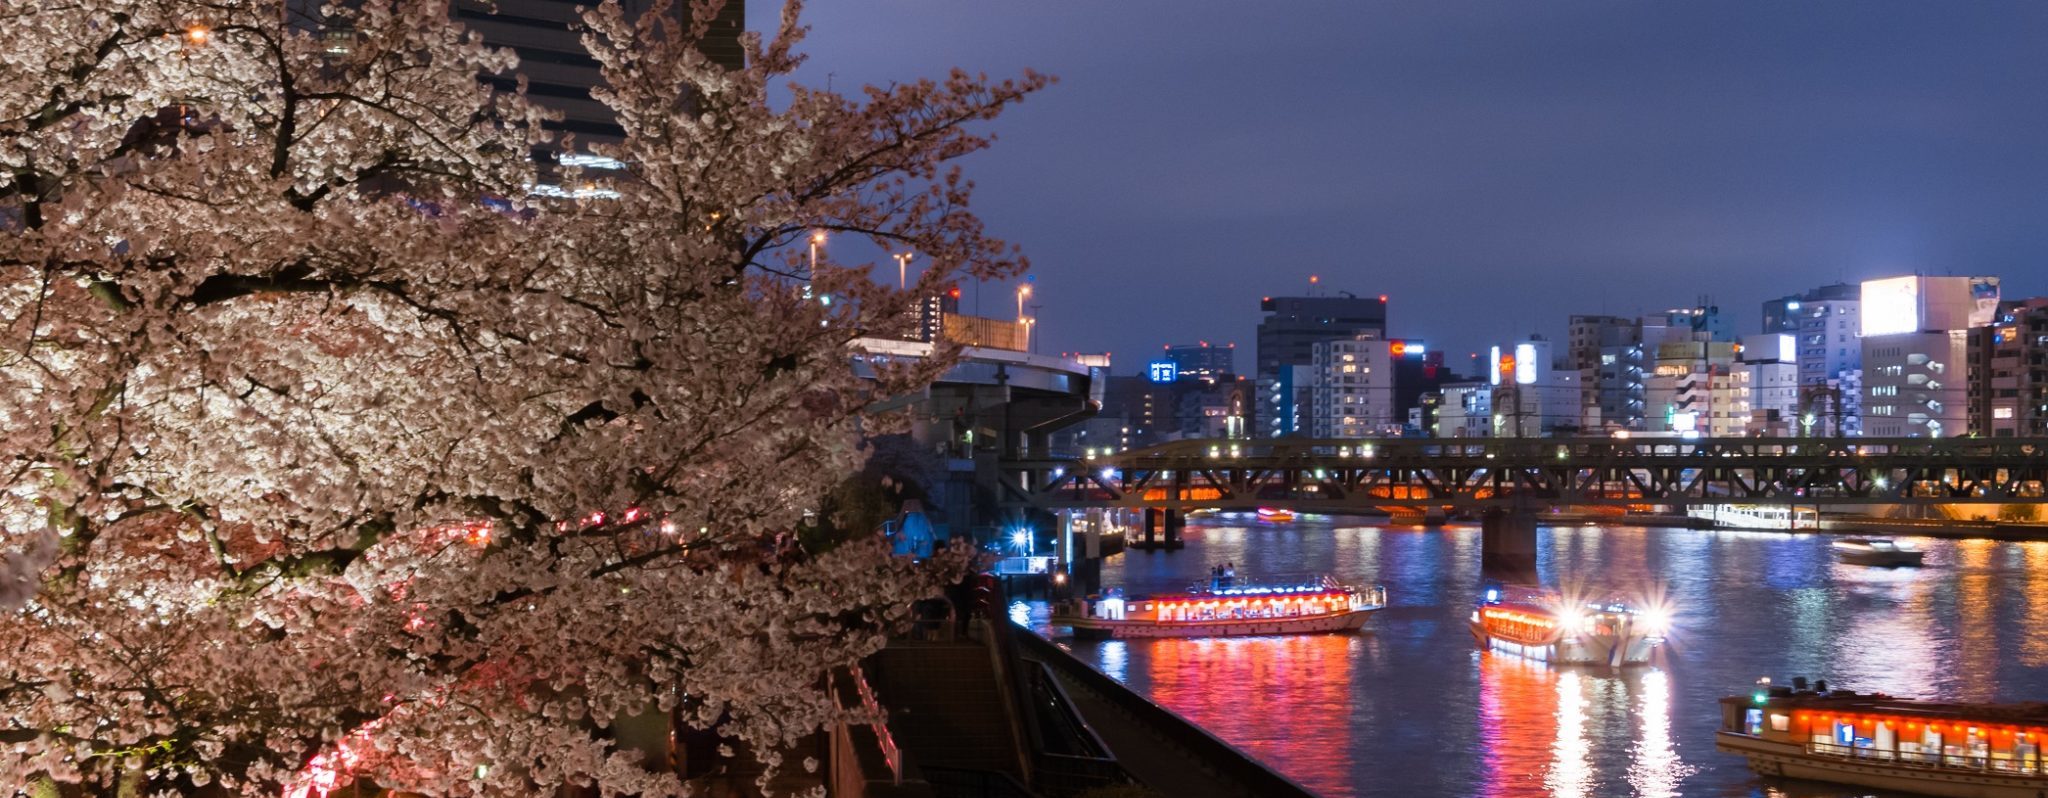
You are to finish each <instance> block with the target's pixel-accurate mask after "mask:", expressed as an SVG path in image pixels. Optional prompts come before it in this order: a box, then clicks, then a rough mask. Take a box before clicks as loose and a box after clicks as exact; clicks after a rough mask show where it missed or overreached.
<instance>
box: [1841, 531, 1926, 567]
mask: <svg viewBox="0 0 2048 798" xmlns="http://www.w3.org/2000/svg"><path fill="white" fill-rule="evenodd" d="M1834 549H1835V556H1836V557H1838V558H1840V559H1841V561H1842V562H1845V563H1849V564H1851V565H1876V566H1882V567H1886V568H1891V567H1897V566H1902V565H1904V566H1912V565H1919V564H1920V562H1921V560H1922V559H1923V558H1925V557H1926V556H1927V552H1924V551H1921V550H1919V549H1914V548H1908V547H1905V546H1901V545H1899V544H1898V543H1896V542H1894V541H1890V540H1886V539H1884V538H1844V539H1842V540H1837V541H1835V542H1834Z"/></svg>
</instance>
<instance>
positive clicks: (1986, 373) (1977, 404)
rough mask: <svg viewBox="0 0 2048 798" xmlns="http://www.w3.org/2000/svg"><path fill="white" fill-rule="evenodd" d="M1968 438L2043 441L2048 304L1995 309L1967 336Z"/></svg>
mask: <svg viewBox="0 0 2048 798" xmlns="http://www.w3.org/2000/svg"><path fill="white" fill-rule="evenodd" d="M1968 350H1969V358H1970V375H1969V383H1970V385H1969V413H1968V422H1967V423H1968V424H1969V433H1970V434H1971V435H1973V436H1982V437H1987V438H2015V437H2018V438H2025V437H2041V436H2048V298H2034V299H2026V300H2019V301H2012V302H2002V303H2000V305H1999V312H1998V317H1997V318H1996V319H1994V320H1993V321H1992V323H1991V324H1989V325H1987V326H1984V327H1975V328H1972V329H1971V330H1970V332H1969V343H1968Z"/></svg>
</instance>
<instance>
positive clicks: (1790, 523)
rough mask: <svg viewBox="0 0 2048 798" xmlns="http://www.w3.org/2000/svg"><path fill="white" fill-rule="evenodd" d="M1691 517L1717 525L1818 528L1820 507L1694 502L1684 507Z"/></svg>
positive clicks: (1728, 527) (1719, 526)
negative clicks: (1702, 503)
mask: <svg viewBox="0 0 2048 798" xmlns="http://www.w3.org/2000/svg"><path fill="white" fill-rule="evenodd" d="M1685 514H1686V516H1687V517H1689V518H1693V519H1696V520H1700V521H1705V522H1707V523H1708V524H1709V525H1711V526H1713V527H1714V528H1715V529H1783V530H1787V531H1790V530H1795V529H1819V528H1820V511H1819V510H1816V509H1814V508H1812V507H1783V506H1778V505H1770V504H1704V505H1701V504H1695V505H1690V506H1688V507H1686V508H1685Z"/></svg>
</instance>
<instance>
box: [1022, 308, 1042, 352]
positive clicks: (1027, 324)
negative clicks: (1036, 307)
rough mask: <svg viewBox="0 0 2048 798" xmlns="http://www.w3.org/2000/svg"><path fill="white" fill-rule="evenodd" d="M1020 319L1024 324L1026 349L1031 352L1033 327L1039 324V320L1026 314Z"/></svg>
mask: <svg viewBox="0 0 2048 798" xmlns="http://www.w3.org/2000/svg"><path fill="white" fill-rule="evenodd" d="M1018 321H1020V322H1023V324H1024V351H1026V352H1029V351H1031V328H1032V327H1033V326H1034V325H1036V324H1038V320H1037V319H1035V318H1032V317H1030V316H1025V317H1024V318H1022V319H1018Z"/></svg>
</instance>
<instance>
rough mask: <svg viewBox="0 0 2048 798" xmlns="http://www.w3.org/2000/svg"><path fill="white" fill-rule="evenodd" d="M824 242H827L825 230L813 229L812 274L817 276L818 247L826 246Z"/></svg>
mask: <svg viewBox="0 0 2048 798" xmlns="http://www.w3.org/2000/svg"><path fill="white" fill-rule="evenodd" d="M824 244H825V231H823V230H813V231H811V274H812V276H816V275H817V273H818V247H821V246H824Z"/></svg>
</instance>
